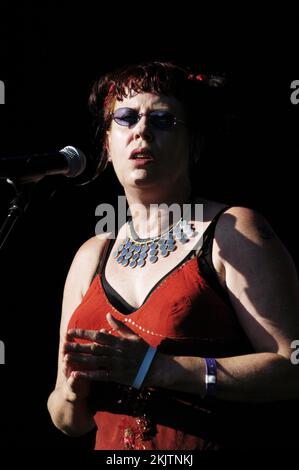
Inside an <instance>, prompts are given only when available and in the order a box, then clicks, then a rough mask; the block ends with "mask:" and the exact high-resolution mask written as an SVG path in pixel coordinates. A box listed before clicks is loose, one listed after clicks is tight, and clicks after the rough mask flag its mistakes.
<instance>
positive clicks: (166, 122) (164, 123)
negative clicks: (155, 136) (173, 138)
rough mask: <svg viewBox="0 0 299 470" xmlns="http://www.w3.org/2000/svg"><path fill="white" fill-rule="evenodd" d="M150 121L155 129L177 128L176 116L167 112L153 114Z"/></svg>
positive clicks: (154, 112)
mask: <svg viewBox="0 0 299 470" xmlns="http://www.w3.org/2000/svg"><path fill="white" fill-rule="evenodd" d="M150 121H151V123H152V124H153V126H154V127H156V128H157V129H160V130H169V129H172V128H173V127H174V126H175V116H174V115H173V114H171V113H169V112H166V111H153V112H151V113H150Z"/></svg>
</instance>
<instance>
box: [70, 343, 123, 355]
mask: <svg viewBox="0 0 299 470" xmlns="http://www.w3.org/2000/svg"><path fill="white" fill-rule="evenodd" d="M63 352H64V353H65V354H66V353H83V354H94V355H98V356H102V355H104V356H115V355H119V354H121V353H120V351H119V350H118V349H117V348H116V347H114V348H111V346H106V345H101V344H99V343H90V344H81V343H65V344H64V348H63Z"/></svg>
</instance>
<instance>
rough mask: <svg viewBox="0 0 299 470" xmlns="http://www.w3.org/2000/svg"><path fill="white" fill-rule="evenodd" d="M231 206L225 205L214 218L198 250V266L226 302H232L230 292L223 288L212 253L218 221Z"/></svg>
mask: <svg viewBox="0 0 299 470" xmlns="http://www.w3.org/2000/svg"><path fill="white" fill-rule="evenodd" d="M230 207H232V206H226V207H224V208H223V209H221V211H220V212H218V213H217V214H216V215H215V217H214V218H213V219H212V221H211V223H210V224H209V226H208V228H207V229H206V230H205V232H204V234H203V242H202V246H201V248H199V249H198V250H197V257H198V266H199V268H200V272H201V273H202V275H203V277H204V278H205V280H206V281H207V282H208V284H209V285H210V287H212V288H213V289H214V290H215V291H216V292H217V293H218V294H219V295H220V296H221V297H222V298H223V300H225V302H230V301H229V296H228V292H227V291H226V290H224V289H223V286H222V285H221V284H220V282H219V279H218V274H217V272H216V270H215V267H214V264H213V259H212V255H213V241H214V236H215V229H216V225H217V222H218V220H219V218H220V216H221V215H222V214H223V212H226V211H227V210H228V209H229V208H230Z"/></svg>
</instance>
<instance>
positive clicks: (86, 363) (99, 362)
mask: <svg viewBox="0 0 299 470" xmlns="http://www.w3.org/2000/svg"><path fill="white" fill-rule="evenodd" d="M66 363H67V364H68V366H71V367H72V368H73V369H77V368H79V370H82V368H83V369H88V370H91V369H98V368H99V367H102V368H109V369H110V368H111V366H112V360H111V358H109V357H105V356H90V355H86V356H83V355H82V354H67V355H66Z"/></svg>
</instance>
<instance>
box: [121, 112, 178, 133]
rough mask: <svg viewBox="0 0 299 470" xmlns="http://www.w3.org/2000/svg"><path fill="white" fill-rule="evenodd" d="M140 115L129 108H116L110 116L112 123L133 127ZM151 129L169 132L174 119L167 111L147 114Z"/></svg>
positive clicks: (173, 124)
mask: <svg viewBox="0 0 299 470" xmlns="http://www.w3.org/2000/svg"><path fill="white" fill-rule="evenodd" d="M141 116H142V114H138V112H137V111H135V110H134V109H131V108H118V109H117V110H116V111H115V112H114V113H113V115H112V118H113V119H114V121H115V122H116V123H117V124H119V125H120V126H125V127H133V126H135V124H137V122H138V121H139V119H140V117H141ZM148 118H149V121H150V123H151V125H152V126H153V127H155V128H156V129H160V130H164V131H165V130H170V129H172V128H173V127H174V126H175V124H176V118H175V116H174V115H173V114H171V113H169V112H168V111H152V112H150V113H149V114H148Z"/></svg>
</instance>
